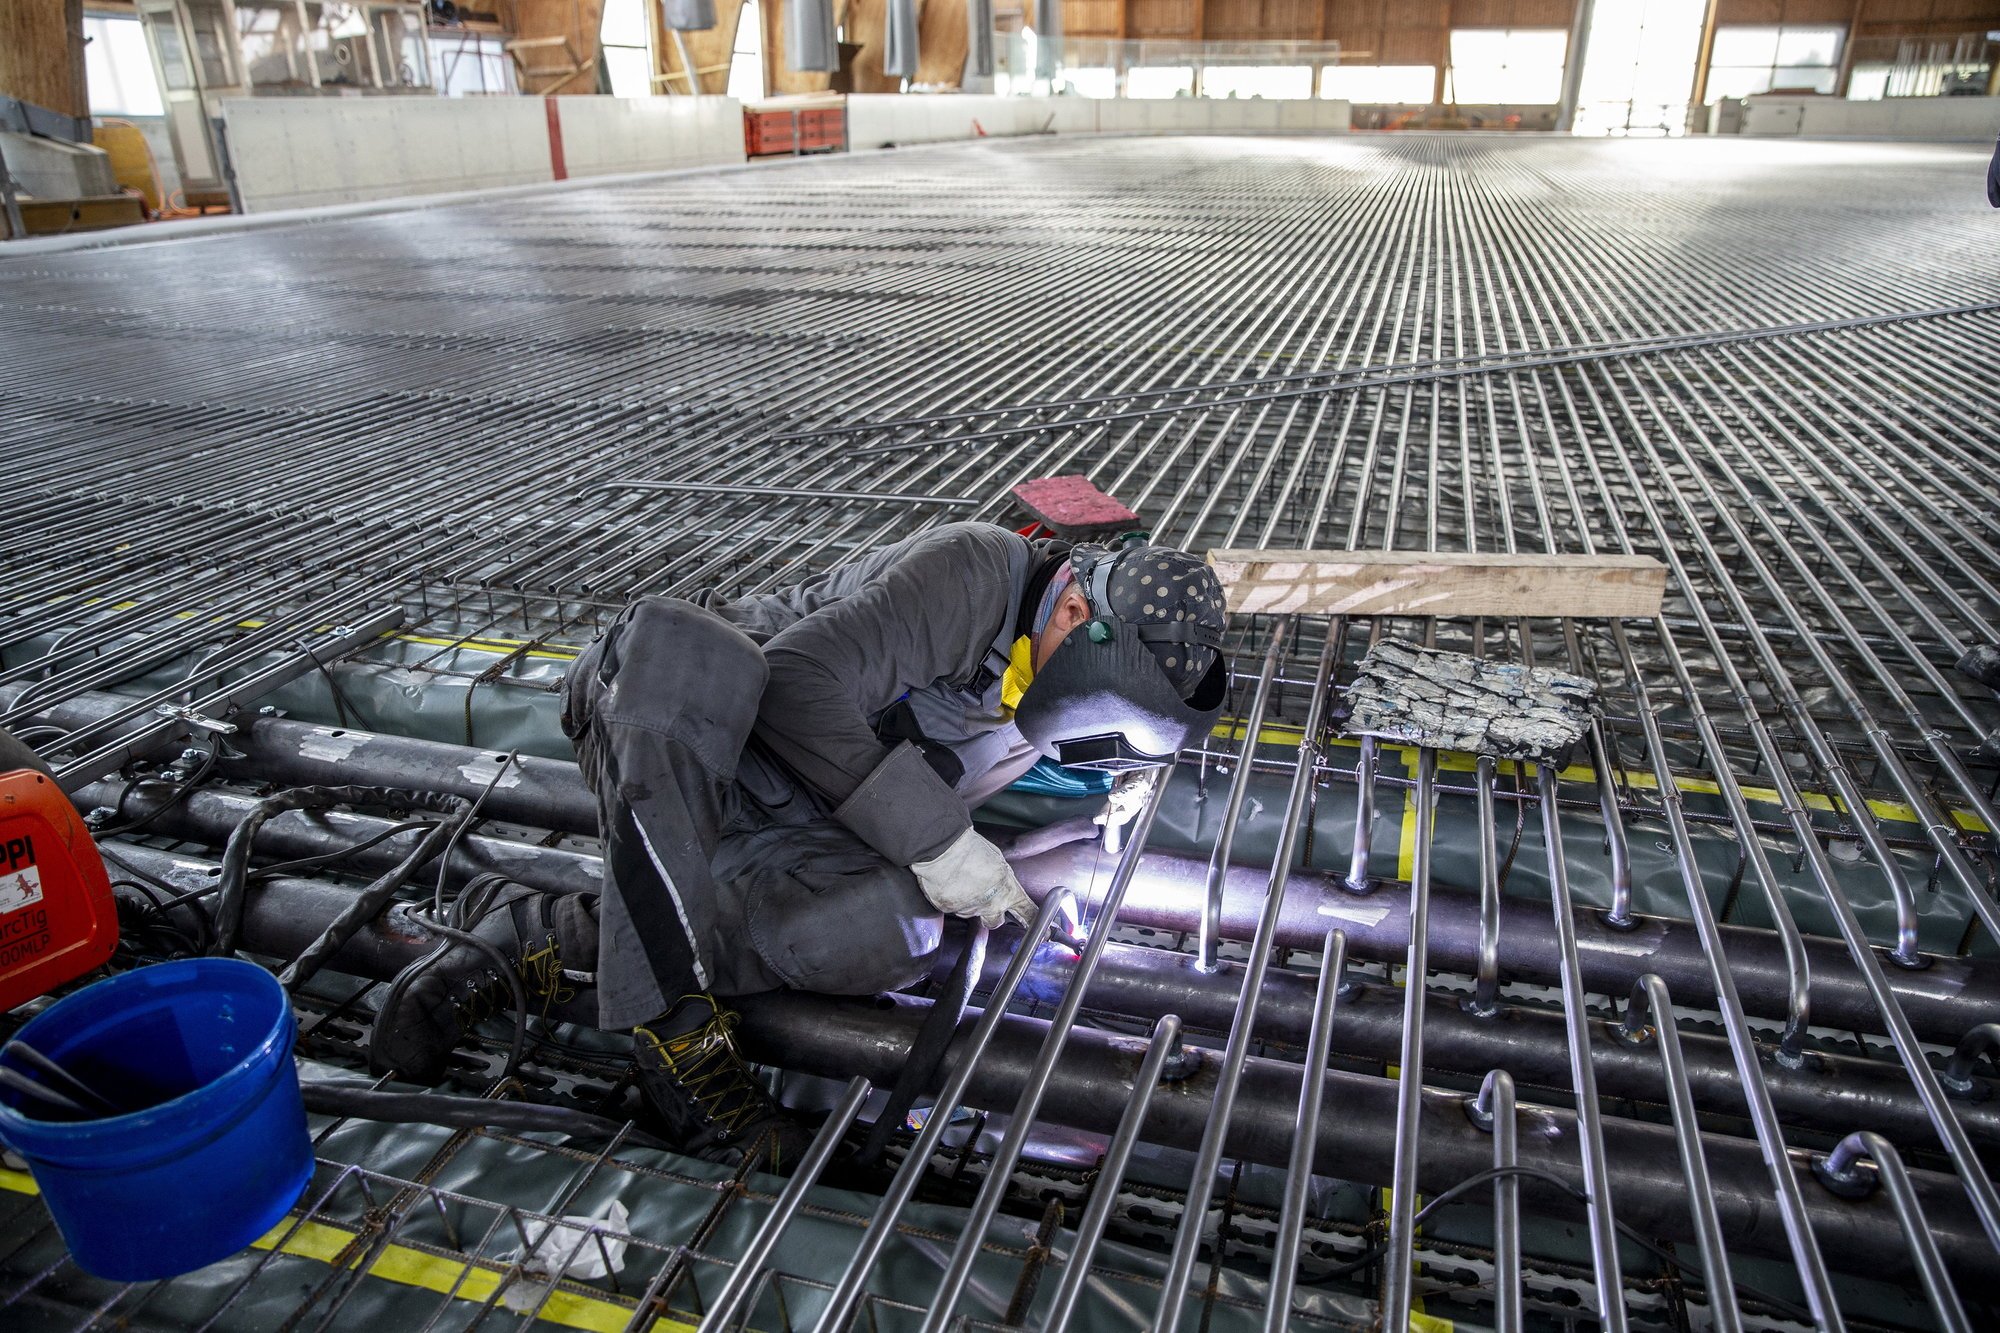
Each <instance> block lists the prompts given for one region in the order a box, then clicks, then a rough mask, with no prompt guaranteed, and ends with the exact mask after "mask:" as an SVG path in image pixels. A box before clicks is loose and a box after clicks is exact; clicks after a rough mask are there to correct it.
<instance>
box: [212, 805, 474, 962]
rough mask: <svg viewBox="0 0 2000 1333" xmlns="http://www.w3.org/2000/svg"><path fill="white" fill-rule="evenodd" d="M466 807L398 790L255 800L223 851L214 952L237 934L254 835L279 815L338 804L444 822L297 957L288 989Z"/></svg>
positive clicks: (229, 946) (232, 946)
mask: <svg viewBox="0 0 2000 1333" xmlns="http://www.w3.org/2000/svg"><path fill="white" fill-rule="evenodd" d="M469 804H470V803H469V802H467V801H466V800H465V799H464V798H462V797H458V796H447V795H443V794H440V793H435V792H418V791H407V790H404V789H402V788H397V787H294V788H292V789H291V790H289V791H282V792H279V793H277V794H276V795H273V796H268V797H266V798H265V799H263V800H261V801H259V802H258V803H257V804H256V805H255V806H254V807H252V808H251V810H250V812H249V813H248V814H246V815H245V816H244V817H243V818H242V820H240V821H239V822H238V823H237V825H236V828H235V829H234V830H233V831H232V832H231V833H230V835H229V841H228V842H227V843H226V844H224V846H223V849H222V874H221V876H220V877H219V888H220V901H219V902H218V903H217V904H216V918H217V921H216V941H215V951H216V952H217V953H220V954H231V953H234V952H235V951H236V940H237V936H238V934H239V933H240V932H241V930H242V925H243V906H244V900H245V896H246V894H247V892H248V887H249V877H250V852H251V848H252V846H253V845H254V843H255V842H256V837H257V831H258V830H259V829H261V828H262V827H263V826H264V825H265V824H267V823H269V822H270V821H271V820H273V819H275V818H277V817H278V816H279V815H281V814H284V813H286V812H287V811H291V810H324V809H327V808H329V807H332V806H337V805H350V806H378V807H379V806H390V807H396V808H401V809H409V810H429V811H432V812H434V813H437V814H441V815H445V816H447V818H446V819H445V820H444V821H442V822H440V823H436V824H433V825H432V826H431V827H430V829H429V830H428V831H427V832H426V833H425V834H424V836H423V837H422V838H421V839H419V840H418V842H417V845H416V846H415V847H413V848H412V849H411V850H410V852H409V854H408V855H407V856H405V857H404V858H403V860H402V861H400V862H398V863H397V864H396V865H395V866H394V867H392V868H391V869H390V870H388V871H387V872H385V873H384V874H382V875H380V876H378V877H377V878H376V879H375V880H374V881H373V882H372V883H370V884H369V885H368V886H367V887H366V888H364V889H362V890H361V891H360V893H359V894H357V895H356V897H355V900H354V903H353V905H352V906H351V907H350V908H348V910H346V911H344V912H342V913H341V914H340V916H339V917H337V918H336V919H335V920H334V922H333V924H332V925H331V926H329V927H328V928H327V930H326V931H325V932H324V933H323V934H322V935H321V936H320V938H319V939H317V940H315V941H314V942H313V943H312V944H311V945H310V946H308V948H307V949H306V950H305V952H303V953H301V954H300V955H299V957H298V959H296V960H295V961H294V962H293V963H292V965H291V966H290V967H289V968H287V969H286V971H285V974H284V977H283V978H281V979H283V980H285V982H286V985H287V986H288V987H289V986H293V985H296V984H297V983H298V982H300V981H303V980H304V979H305V978H306V977H308V976H310V975H312V973H313V972H316V971H318V970H319V968H320V967H321V966H322V965H324V963H325V962H326V960H327V959H328V958H329V957H331V956H332V955H333V954H334V952H336V951H337V950H338V949H339V948H340V946H341V945H343V944H345V943H346V942H347V941H348V940H349V939H350V938H352V936H353V934H354V932H355V931H357V930H359V929H360V928H361V926H362V924H363V923H364V922H366V921H367V920H369V919H370V918H372V917H373V916H374V915H375V914H376V913H378V912H380V911H381V909H382V905H383V903H385V902H386V901H387V900H388V898H389V895H390V894H392V893H394V892H395V890H396V889H397V888H399V887H401V885H402V884H403V883H404V881H406V880H408V879H409V877H410V876H411V875H414V874H415V873H416V872H417V870H418V868H419V867H421V866H422V865H423V864H424V863H425V862H426V861H428V860H429V859H430V858H431V857H432V856H433V855H435V854H436V852H437V849H438V845H439V843H440V842H441V841H442V840H443V838H444V837H448V836H449V835H450V833H451V831H452V829H453V828H455V827H456V824H457V821H458V820H460V819H462V818H463V817H464V814H465V812H466V810H467V809H468V807H469Z"/></svg>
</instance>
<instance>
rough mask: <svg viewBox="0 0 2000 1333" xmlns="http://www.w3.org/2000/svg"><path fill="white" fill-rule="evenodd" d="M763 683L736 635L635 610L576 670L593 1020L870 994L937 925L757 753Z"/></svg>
mask: <svg viewBox="0 0 2000 1333" xmlns="http://www.w3.org/2000/svg"><path fill="white" fill-rule="evenodd" d="M765 676H766V671H765V666H764V656H763V653H762V651H761V650H760V649H759V648H758V646H757V644H756V643H755V642H754V641H753V640H751V639H750V638H749V637H748V636H746V635H745V634H744V633H743V632H742V631H741V630H739V629H737V628H736V627H735V626H733V625H731V624H729V622H727V621H725V620H723V619H722V618H721V617H720V616H717V615H716V614H714V613H713V612H711V611H707V610H704V609H702V608H701V607H698V606H696V605H694V604H693V603H691V602H686V601H682V600H680V599H678V598H664V597H661V598H646V599H644V600H642V601H639V602H636V603H634V604H633V605H632V606H631V607H629V608H627V610H626V611H625V613H624V614H623V615H622V616H621V617H620V618H619V620H618V622H617V623H616V624H614V625H613V626H612V628H611V629H610V630H608V631H606V633H605V634H604V635H603V637H601V638H599V639H598V640H597V641H596V642H595V643H593V644H592V645H591V646H590V647H589V648H588V649H586V650H585V651H584V653H583V654H582V655H581V656H580V657H578V659H577V660H576V662H575V664H574V665H573V666H572V667H571V668H570V671H569V675H568V677H567V678H566V679H565V681H564V682H563V729H564V730H565V731H566V732H567V733H568V734H569V737H570V739H571V741H572V742H574V744H575V746H576V753H577V762H578V764H579V765H580V766H581V768H582V770H583V775H584V779H585V781H587V782H588V783H589V784H590V786H591V788H592V790H593V791H595V792H596V794H597V809H598V825H599V832H600V835H601V836H602V838H603V841H604V890H603V896H602V899H601V906H600V908H599V913H598V953H597V997H598V1020H599V1023H600V1025H601V1026H603V1027H605V1028H613V1029H615V1028H626V1027H632V1026H635V1025H638V1024H643V1023H646V1022H649V1021H650V1020H652V1019H654V1018H657V1017H658V1016H659V1015H661V1014H662V1013H664V1012H665V1011H666V1010H667V1009H668V1008H670V1007H671V1006H672V1005H673V1004H674V1002H675V1001H677V1000H678V999H679V998H680V997H681V996H682V995H684V994H688V993H692V992H696V991H709V992H712V993H714V994H716V995H722V996H729V995H747V994H753V993H756V992H759V991H767V990H777V989H781V988H784V987H791V988H794V989H798V990H809V991H817V992H820V993H823V994H829V995H873V994H876V993H878V992H880V991H885V990H894V989H896V988H897V987H900V986H907V985H909V984H911V983H912V982H915V981H917V980H918V979H920V978H921V977H922V976H923V975H924V974H925V973H926V972H927V971H928V970H929V967H930V964H931V962H932V960H933V959H934V958H935V957H936V955H937V951H938V946H939V943H940V941H941V939H942V934H943V918H942V917H940V916H939V914H938V913H937V910H936V909H935V908H933V907H932V906H931V905H930V903H929V901H928V900H927V899H925V897H924V896H923V891H922V890H921V889H920V888H919V887H918V885H917V881H916V876H914V875H913V874H911V873H910V871H909V869H908V868H907V867H904V866H899V865H895V864H893V863H891V862H889V861H887V860H885V859H884V858H883V857H882V856H881V855H880V854H879V853H877V852H876V851H875V850H874V849H873V848H871V847H869V846H868V845H867V844H866V843H864V842H862V841H861V840H860V839H859V838H857V837H855V836H854V835H853V834H852V833H850V832H849V831H848V830H847V829H846V827H844V826H843V825H841V824H839V823H837V822H835V821H834V820H833V819H831V818H830V817H829V816H827V815H826V814H825V813H824V811H823V810H822V808H821V807H820V805H819V803H818V802H816V801H815V800H814V799H813V798H812V796H811V794H810V793H808V792H805V791H802V790H800V789H799V787H798V785H797V784H796V783H795V782H794V781H793V780H792V779H791V778H790V777H789V776H788V775H786V774H785V773H784V772H783V771H782V770H781V769H779V768H778V766H777V765H776V763H775V761H773V760H772V759H770V758H769V757H768V756H766V755H764V754H763V753H762V752H761V750H760V749H759V748H758V747H757V746H756V745H755V744H754V743H753V742H752V740H751V728H752V726H753V724H754V723H755V722H756V719H757V705H758V702H759V700H760V698H761V696H762V694H763V688H764V680H765Z"/></svg>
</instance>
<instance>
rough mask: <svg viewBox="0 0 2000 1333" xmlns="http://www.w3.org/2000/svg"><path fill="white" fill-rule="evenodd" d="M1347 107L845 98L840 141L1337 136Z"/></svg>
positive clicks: (1329, 103) (855, 144)
mask: <svg viewBox="0 0 2000 1333" xmlns="http://www.w3.org/2000/svg"><path fill="white" fill-rule="evenodd" d="M1352 110H1353V108H1352V107H1351V106H1350V105H1349V104H1348V103H1346V102H1343V101H1337V100H1311V101H1308V100H1303V99H1301V100H1296V101H1293V100H1277V99H1272V100H1265V99H1262V98H1250V99H1240V98H1239V99H1227V98H1208V97H1175V98H1117V99H1105V100H1100V99H1096V98H1087V97H982V96H974V95H968V94H956V95H939V96H936V97H924V96H898V95H894V94H884V95H880V96H867V95H855V96H852V97H849V98H848V99H847V146H848V147H849V148H885V147H888V146H890V145H893V144H916V143H942V142H945V141H947V140H952V139H977V138H981V137H988V138H1007V137H1009V136H1012V135H1019V134H1042V133H1054V134H1344V133H1346V131H1347V129H1348V127H1349V122H1350V120H1351V113H1352Z"/></svg>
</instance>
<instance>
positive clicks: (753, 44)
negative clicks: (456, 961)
mask: <svg viewBox="0 0 2000 1333" xmlns="http://www.w3.org/2000/svg"><path fill="white" fill-rule="evenodd" d="M737 13H738V17H737V20H736V45H735V46H734V47H733V48H732V49H731V51H730V54H729V95H730V96H731V97H733V98H735V99H736V100H737V101H739V102H761V101H763V100H764V11H763V9H762V7H760V6H759V5H758V3H757V0H743V7H742V8H741V9H740V10H738V11H737Z"/></svg>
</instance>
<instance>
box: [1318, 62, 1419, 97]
mask: <svg viewBox="0 0 2000 1333" xmlns="http://www.w3.org/2000/svg"><path fill="white" fill-rule="evenodd" d="M1436 92H1437V66H1436V65H1328V66H1327V67H1326V73H1324V74H1322V75H1320V80H1319V95H1320V96H1321V97H1344V98H1346V99H1347V100H1348V101H1350V102H1394V103H1398V104H1402V105H1416V106H1428V105H1430V100H1431V98H1432V97H1433V96H1434V95H1435V94H1436Z"/></svg>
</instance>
